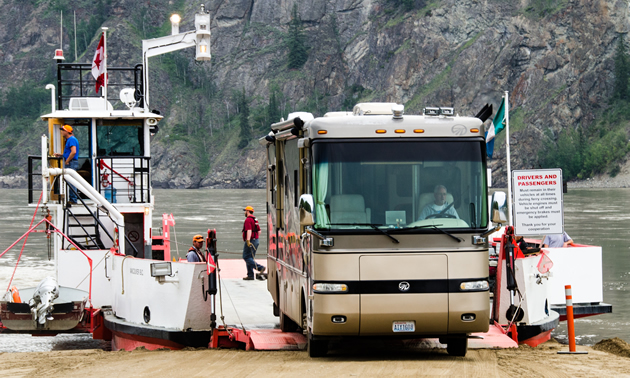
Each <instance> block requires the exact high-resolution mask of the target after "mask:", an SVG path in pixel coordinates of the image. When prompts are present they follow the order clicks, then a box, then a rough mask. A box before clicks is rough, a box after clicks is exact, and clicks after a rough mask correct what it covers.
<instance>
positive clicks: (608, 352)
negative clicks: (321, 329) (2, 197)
mask: <svg viewBox="0 0 630 378" xmlns="http://www.w3.org/2000/svg"><path fill="white" fill-rule="evenodd" d="M613 340H618V339H613ZM606 342H608V343H609V344H608V345H605V346H604V347H600V344H602V345H603V344H605V343H606ZM606 342H603V343H600V344H598V345H596V346H594V347H593V348H591V347H584V346H578V350H581V351H588V354H581V355H565V354H558V353H557V352H558V351H559V350H568V347H567V346H565V345H561V344H559V343H557V342H555V341H553V340H552V341H549V342H547V343H545V344H542V345H541V346H539V347H538V348H530V347H524V346H522V347H520V348H518V349H503V350H489V349H478V350H469V351H468V354H467V355H466V357H451V356H449V355H447V354H446V351H445V350H442V349H413V350H391V349H389V348H386V347H384V346H382V345H381V346H378V345H376V346H375V345H371V346H370V345H367V346H366V345H363V346H360V347H359V348H353V349H352V350H348V349H346V348H344V349H339V348H338V349H336V350H335V348H334V345H333V346H332V347H333V350H332V353H333V354H332V355H329V356H328V357H325V358H318V359H311V358H309V357H308V355H307V353H306V352H304V351H292V352H279V351H278V352H258V351H250V352H246V351H241V350H228V349H223V350H208V349H204V350H200V349H198V350H181V351H167V350H160V351H146V350H135V351H133V352H106V351H102V350H74V351H53V352H43V353H3V354H0V366H2V368H1V369H0V377H34V376H38V377H78V376H87V375H89V376H115V377H165V376H172V377H197V376H204V377H205V376H212V377H248V376H250V377H267V376H274V377H296V376H301V377H312V376H313V377H315V376H317V377H329V376H335V377H338V376H339V377H344V376H362V377H375V376H448V377H484V378H485V377H627V376H630V358H628V357H627V355H628V353H627V352H628V344H626V343H625V342H623V341H622V340H619V341H618V342H616V343H615V342H611V341H610V340H607V341H606ZM596 349H602V350H596Z"/></svg>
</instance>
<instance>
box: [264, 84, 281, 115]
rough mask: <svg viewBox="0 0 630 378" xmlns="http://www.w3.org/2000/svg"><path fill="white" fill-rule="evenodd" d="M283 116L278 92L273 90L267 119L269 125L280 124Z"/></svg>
mask: <svg viewBox="0 0 630 378" xmlns="http://www.w3.org/2000/svg"><path fill="white" fill-rule="evenodd" d="M281 116H282V115H281V114H280V107H279V106H278V97H277V96H276V90H275V89H272V90H271V94H270V95H269V105H268V106H267V119H268V120H269V123H276V122H280V117H281Z"/></svg>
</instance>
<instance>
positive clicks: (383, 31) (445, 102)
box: [0, 0, 629, 188]
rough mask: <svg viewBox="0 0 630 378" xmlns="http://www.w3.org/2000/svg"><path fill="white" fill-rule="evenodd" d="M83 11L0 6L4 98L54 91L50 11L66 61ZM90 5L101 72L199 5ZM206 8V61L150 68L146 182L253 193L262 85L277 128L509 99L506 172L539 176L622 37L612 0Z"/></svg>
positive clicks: (13, 159)
mask: <svg viewBox="0 0 630 378" xmlns="http://www.w3.org/2000/svg"><path fill="white" fill-rule="evenodd" d="M94 3H95V2H92V1H90V2H88V1H82V0H78V1H74V2H70V1H68V0H49V1H9V0H0V67H2V71H0V72H2V73H1V74H0V92H1V93H5V94H6V93H8V92H9V91H10V89H11V88H14V87H16V85H19V84H20V83H24V82H26V81H29V82H32V83H33V85H41V86H43V85H44V83H45V82H47V80H48V82H50V81H51V75H52V67H53V63H52V60H51V57H52V56H53V51H54V49H55V48H57V47H58V46H59V11H60V10H64V11H65V13H64V20H65V24H64V39H63V41H64V42H63V43H64V50H65V51H66V58H67V59H68V58H69V57H70V56H72V59H68V60H70V61H71V60H73V58H74V54H73V53H71V51H70V47H71V45H72V46H74V44H73V43H74V42H72V38H70V37H71V36H72V33H73V28H72V24H71V23H69V22H68V21H69V20H70V18H67V15H68V14H71V13H72V11H76V14H77V19H78V20H86V21H85V22H86V25H87V20H94V18H95V17H96V16H95V15H94V13H93V11H94ZM294 3H295V4H297V9H298V12H299V15H300V18H301V20H302V26H303V28H304V31H305V35H306V44H307V47H308V50H307V53H308V59H307V61H306V63H305V64H304V66H302V67H301V68H300V69H292V70H289V69H288V68H287V59H286V55H287V48H286V44H285V43H284V41H285V38H286V35H287V30H288V24H289V22H290V20H291V11H292V9H293V5H294ZM98 4H99V5H100V6H101V8H99V12H100V13H99V15H100V16H99V17H101V18H99V20H100V19H102V20H103V22H102V25H103V26H107V27H109V31H108V33H109V34H108V36H109V37H108V38H109V41H108V46H109V52H110V64H113V65H121V66H122V65H131V64H135V63H137V62H140V48H139V46H140V42H139V41H140V39H142V38H148V37H155V36H158V35H164V34H168V32H169V29H170V27H169V25H168V21H167V18H168V16H169V15H170V13H172V12H174V11H177V12H179V13H180V14H181V15H182V20H183V21H182V24H181V26H180V29H181V30H182V31H185V30H190V29H192V28H193V26H192V21H193V19H194V16H193V15H194V13H195V12H197V11H198V9H199V3H198V2H197V1H191V0H186V1H172V0H171V1H169V0H152V1H150V2H148V1H142V2H137V1H136V2H134V1H128V0H110V1H106V0H102V1H100V2H98ZM206 9H208V10H209V11H210V13H211V17H212V54H213V60H212V61H211V62H210V63H201V64H200V63H196V62H194V59H193V53H192V52H186V51H184V52H181V53H176V54H175V55H174V57H165V58H159V59H158V58H152V60H151V62H154V61H155V62H156V63H155V64H154V63H151V64H154V65H153V66H152V67H155V68H156V72H155V73H152V76H151V96H152V99H153V101H152V103H151V107H152V108H156V109H160V110H161V111H162V113H163V114H164V115H165V119H164V120H163V121H162V122H161V131H160V133H159V134H158V135H157V136H156V137H155V140H154V142H153V150H152V153H153V156H154V161H153V164H154V166H155V167H156V168H157V169H156V171H155V172H156V173H155V175H154V185H155V186H156V187H163V188H196V187H202V186H204V187H224V188H225V187H227V188H230V187H262V186H263V185H264V167H265V162H264V156H265V151H264V150H263V149H262V148H261V147H259V146H258V144H257V143H256V142H255V141H252V142H251V143H250V144H249V145H248V146H247V147H245V148H238V140H239V129H238V126H237V123H236V120H235V114H236V113H237V112H238V111H239V109H238V108H237V106H238V105H237V103H236V101H235V100H234V93H235V92H241V91H243V92H244V93H245V95H246V97H247V99H248V104H249V107H250V122H251V124H252V126H251V127H252V131H253V135H254V136H260V135H264V134H266V131H265V130H268V125H269V124H270V123H271V122H276V121H278V120H268V119H266V118H265V116H264V114H263V113H264V111H265V106H266V105H267V104H268V100H269V97H270V93H271V91H272V90H277V91H278V94H279V98H280V104H279V107H280V111H281V113H282V115H283V116H284V117H286V115H287V113H289V112H290V111H294V110H303V109H306V110H309V111H312V112H314V113H315V115H322V114H323V113H324V112H325V111H327V110H350V109H351V107H352V105H353V104H354V103H356V102H359V101H388V102H398V103H403V104H405V107H406V113H408V114H409V113H417V112H419V111H420V110H421V109H422V108H423V107H424V106H431V105H433V106H440V105H441V106H453V107H455V109H456V112H457V113H459V114H462V115H464V114H465V115H472V114H474V113H476V112H477V111H478V110H479V109H481V107H482V106H483V105H484V104H485V103H492V104H494V106H495V109H496V107H497V106H498V105H499V103H500V101H501V96H502V95H503V93H504V92H505V91H507V92H508V93H509V99H510V114H511V117H510V129H511V134H510V137H511V141H510V144H511V146H512V149H511V156H512V168H513V169H527V168H534V167H537V151H538V149H539V148H540V147H541V145H542V144H541V139H542V138H543V133H544V132H545V130H547V129H549V130H551V132H552V135H554V136H557V135H558V133H559V132H560V131H562V130H564V129H567V128H573V129H575V128H582V129H584V130H586V131H588V130H589V128H591V127H593V125H594V123H595V120H596V117H598V115H599V114H601V113H602V112H604V111H605V110H606V108H607V106H608V102H607V101H608V98H609V97H610V95H611V92H612V87H613V81H614V74H613V73H614V62H613V56H614V53H615V47H616V44H617V41H618V38H619V36H620V35H622V34H626V32H627V30H628V26H629V25H628V3H627V2H626V1H620V0H520V1H501V0H457V1H455V0H433V1H431V0H416V1H397V0H336V1H335V0H309V1H299V2H294V1H287V0H220V1H219V0H213V1H209V2H207V3H206ZM98 26H100V25H98ZM160 33H162V34H160ZM81 37H82V38H84V39H85V40H86V41H87V43H86V44H85V45H86V46H87V48H86V49H85V51H83V52H82V51H79V55H80V56H79V57H78V59H77V60H78V61H81V62H89V61H90V60H91V57H92V54H93V51H94V49H95V45H96V30H94V31H93V32H92V33H91V34H89V35H86V33H85V32H84V33H83V36H81ZM78 44H79V43H77V45H78ZM46 105H47V103H44V104H42V106H41V107H42V109H45V106H46ZM48 107H49V105H48ZM45 110H47V109H45ZM11 122H12V119H11V118H9V117H6V116H4V117H0V132H1V133H2V134H1V135H0V136H2V137H4V138H9V137H12V136H11V135H12V134H11V133H9V132H8V130H10V129H11V126H12V124H11ZM32 128H33V130H34V131H35V130H39V131H38V132H37V133H35V134H33V133H30V132H29V133H28V134H29V135H22V136H21V137H15V138H16V142H15V143H11V144H10V145H8V146H7V145H4V144H1V143H0V148H2V149H3V152H6V153H5V154H2V155H3V156H0V169H3V172H4V175H5V176H10V175H11V176H15V175H16V174H18V177H19V173H21V172H24V169H23V167H24V166H25V155H26V154H28V153H32V154H36V153H37V152H35V150H36V146H37V142H36V141H35V142H33V141H29V138H28V137H29V136H32V135H38V134H39V132H41V130H42V128H43V125H42V124H41V122H39V123H34V124H33V126H32ZM497 140H498V144H497V146H496V147H495V149H496V152H495V158H494V160H492V161H491V163H490V165H491V167H492V168H493V172H494V181H495V183H496V184H498V185H502V184H505V176H506V175H505V151H504V149H503V148H502V147H501V146H502V145H503V144H504V143H505V133H503V134H500V135H499V137H498V139H497ZM33 147H34V148H35V150H31V148H33ZM11 167H17V168H11ZM16 171H17V172H16ZM10 181H11V180H10V179H9V178H5V179H3V180H2V185H3V186H4V185H9V184H7V182H10Z"/></svg>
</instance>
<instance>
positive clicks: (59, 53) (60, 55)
mask: <svg viewBox="0 0 630 378" xmlns="http://www.w3.org/2000/svg"><path fill="white" fill-rule="evenodd" d="M59 44H60V46H59V48H58V49H56V50H55V57H54V58H53V59H55V60H56V61H57V63H61V61H62V60H64V58H63V11H61V18H60V22H59Z"/></svg>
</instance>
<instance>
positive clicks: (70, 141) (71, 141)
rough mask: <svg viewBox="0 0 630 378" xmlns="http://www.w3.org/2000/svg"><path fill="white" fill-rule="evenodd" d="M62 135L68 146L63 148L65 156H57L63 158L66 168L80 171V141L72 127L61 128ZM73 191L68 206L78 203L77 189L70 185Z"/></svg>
mask: <svg viewBox="0 0 630 378" xmlns="http://www.w3.org/2000/svg"><path fill="white" fill-rule="evenodd" d="M59 130H61V135H62V136H63V137H64V138H65V139H66V145H65V147H64V148H63V154H59V153H57V154H55V156H57V157H61V156H63V164H64V167H66V168H70V169H74V170H75V171H77V170H79V140H78V139H77V138H76V137H75V136H74V134H73V130H72V126H70V125H67V124H66V125H63V126H61V127H60V128H59ZM68 186H70V187H71V188H72V189H69V190H68V191H69V192H70V193H68V204H70V205H74V204H76V203H77V199H78V197H77V188H76V187H75V186H74V185H72V184H68Z"/></svg>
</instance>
